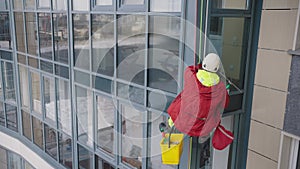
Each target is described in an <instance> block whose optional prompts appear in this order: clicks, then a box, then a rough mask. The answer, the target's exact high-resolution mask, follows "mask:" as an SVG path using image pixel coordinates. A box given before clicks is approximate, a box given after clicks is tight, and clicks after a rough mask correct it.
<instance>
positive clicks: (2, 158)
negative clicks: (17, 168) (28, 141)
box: [0, 147, 7, 169]
mask: <svg viewBox="0 0 300 169" xmlns="http://www.w3.org/2000/svg"><path fill="white" fill-rule="evenodd" d="M0 166H1V169H7V151H6V150H5V149H4V148H1V147H0Z"/></svg>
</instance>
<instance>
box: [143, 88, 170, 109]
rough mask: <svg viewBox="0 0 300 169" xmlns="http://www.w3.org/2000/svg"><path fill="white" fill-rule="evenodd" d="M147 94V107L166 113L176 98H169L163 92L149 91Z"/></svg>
mask: <svg viewBox="0 0 300 169" xmlns="http://www.w3.org/2000/svg"><path fill="white" fill-rule="evenodd" d="M147 93H148V99H147V100H148V103H147V107H151V108H154V109H157V110H161V111H166V110H167V108H168V107H169V105H170V104H171V102H172V101H173V100H174V99H175V98H174V97H172V96H169V95H167V94H166V93H165V92H161V91H160V92H159V91H147Z"/></svg>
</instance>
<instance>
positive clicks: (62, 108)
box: [56, 79, 72, 135]
mask: <svg viewBox="0 0 300 169" xmlns="http://www.w3.org/2000/svg"><path fill="white" fill-rule="evenodd" d="M56 82H57V93H56V94H57V98H58V99H57V110H58V128H60V129H62V130H63V131H64V132H65V133H67V134H69V135H72V114H71V98H70V89H69V88H70V86H69V85H70V84H69V82H68V81H65V80H61V79H57V80H56Z"/></svg>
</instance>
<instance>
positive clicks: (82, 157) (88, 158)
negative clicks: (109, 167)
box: [78, 145, 93, 169]
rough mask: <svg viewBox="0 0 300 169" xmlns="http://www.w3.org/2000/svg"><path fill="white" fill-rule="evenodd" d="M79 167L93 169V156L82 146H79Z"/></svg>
mask: <svg viewBox="0 0 300 169" xmlns="http://www.w3.org/2000/svg"><path fill="white" fill-rule="evenodd" d="M78 166H79V168H82V169H92V168H93V154H92V153H91V152H90V151H88V150H87V149H85V148H84V147H82V146H80V145H78Z"/></svg>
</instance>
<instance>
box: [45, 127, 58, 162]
mask: <svg viewBox="0 0 300 169" xmlns="http://www.w3.org/2000/svg"><path fill="white" fill-rule="evenodd" d="M45 147H46V153H48V154H49V155H50V156H51V157H53V158H54V159H57V141H56V130H55V129H53V128H51V127H49V126H48V125H45Z"/></svg>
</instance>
